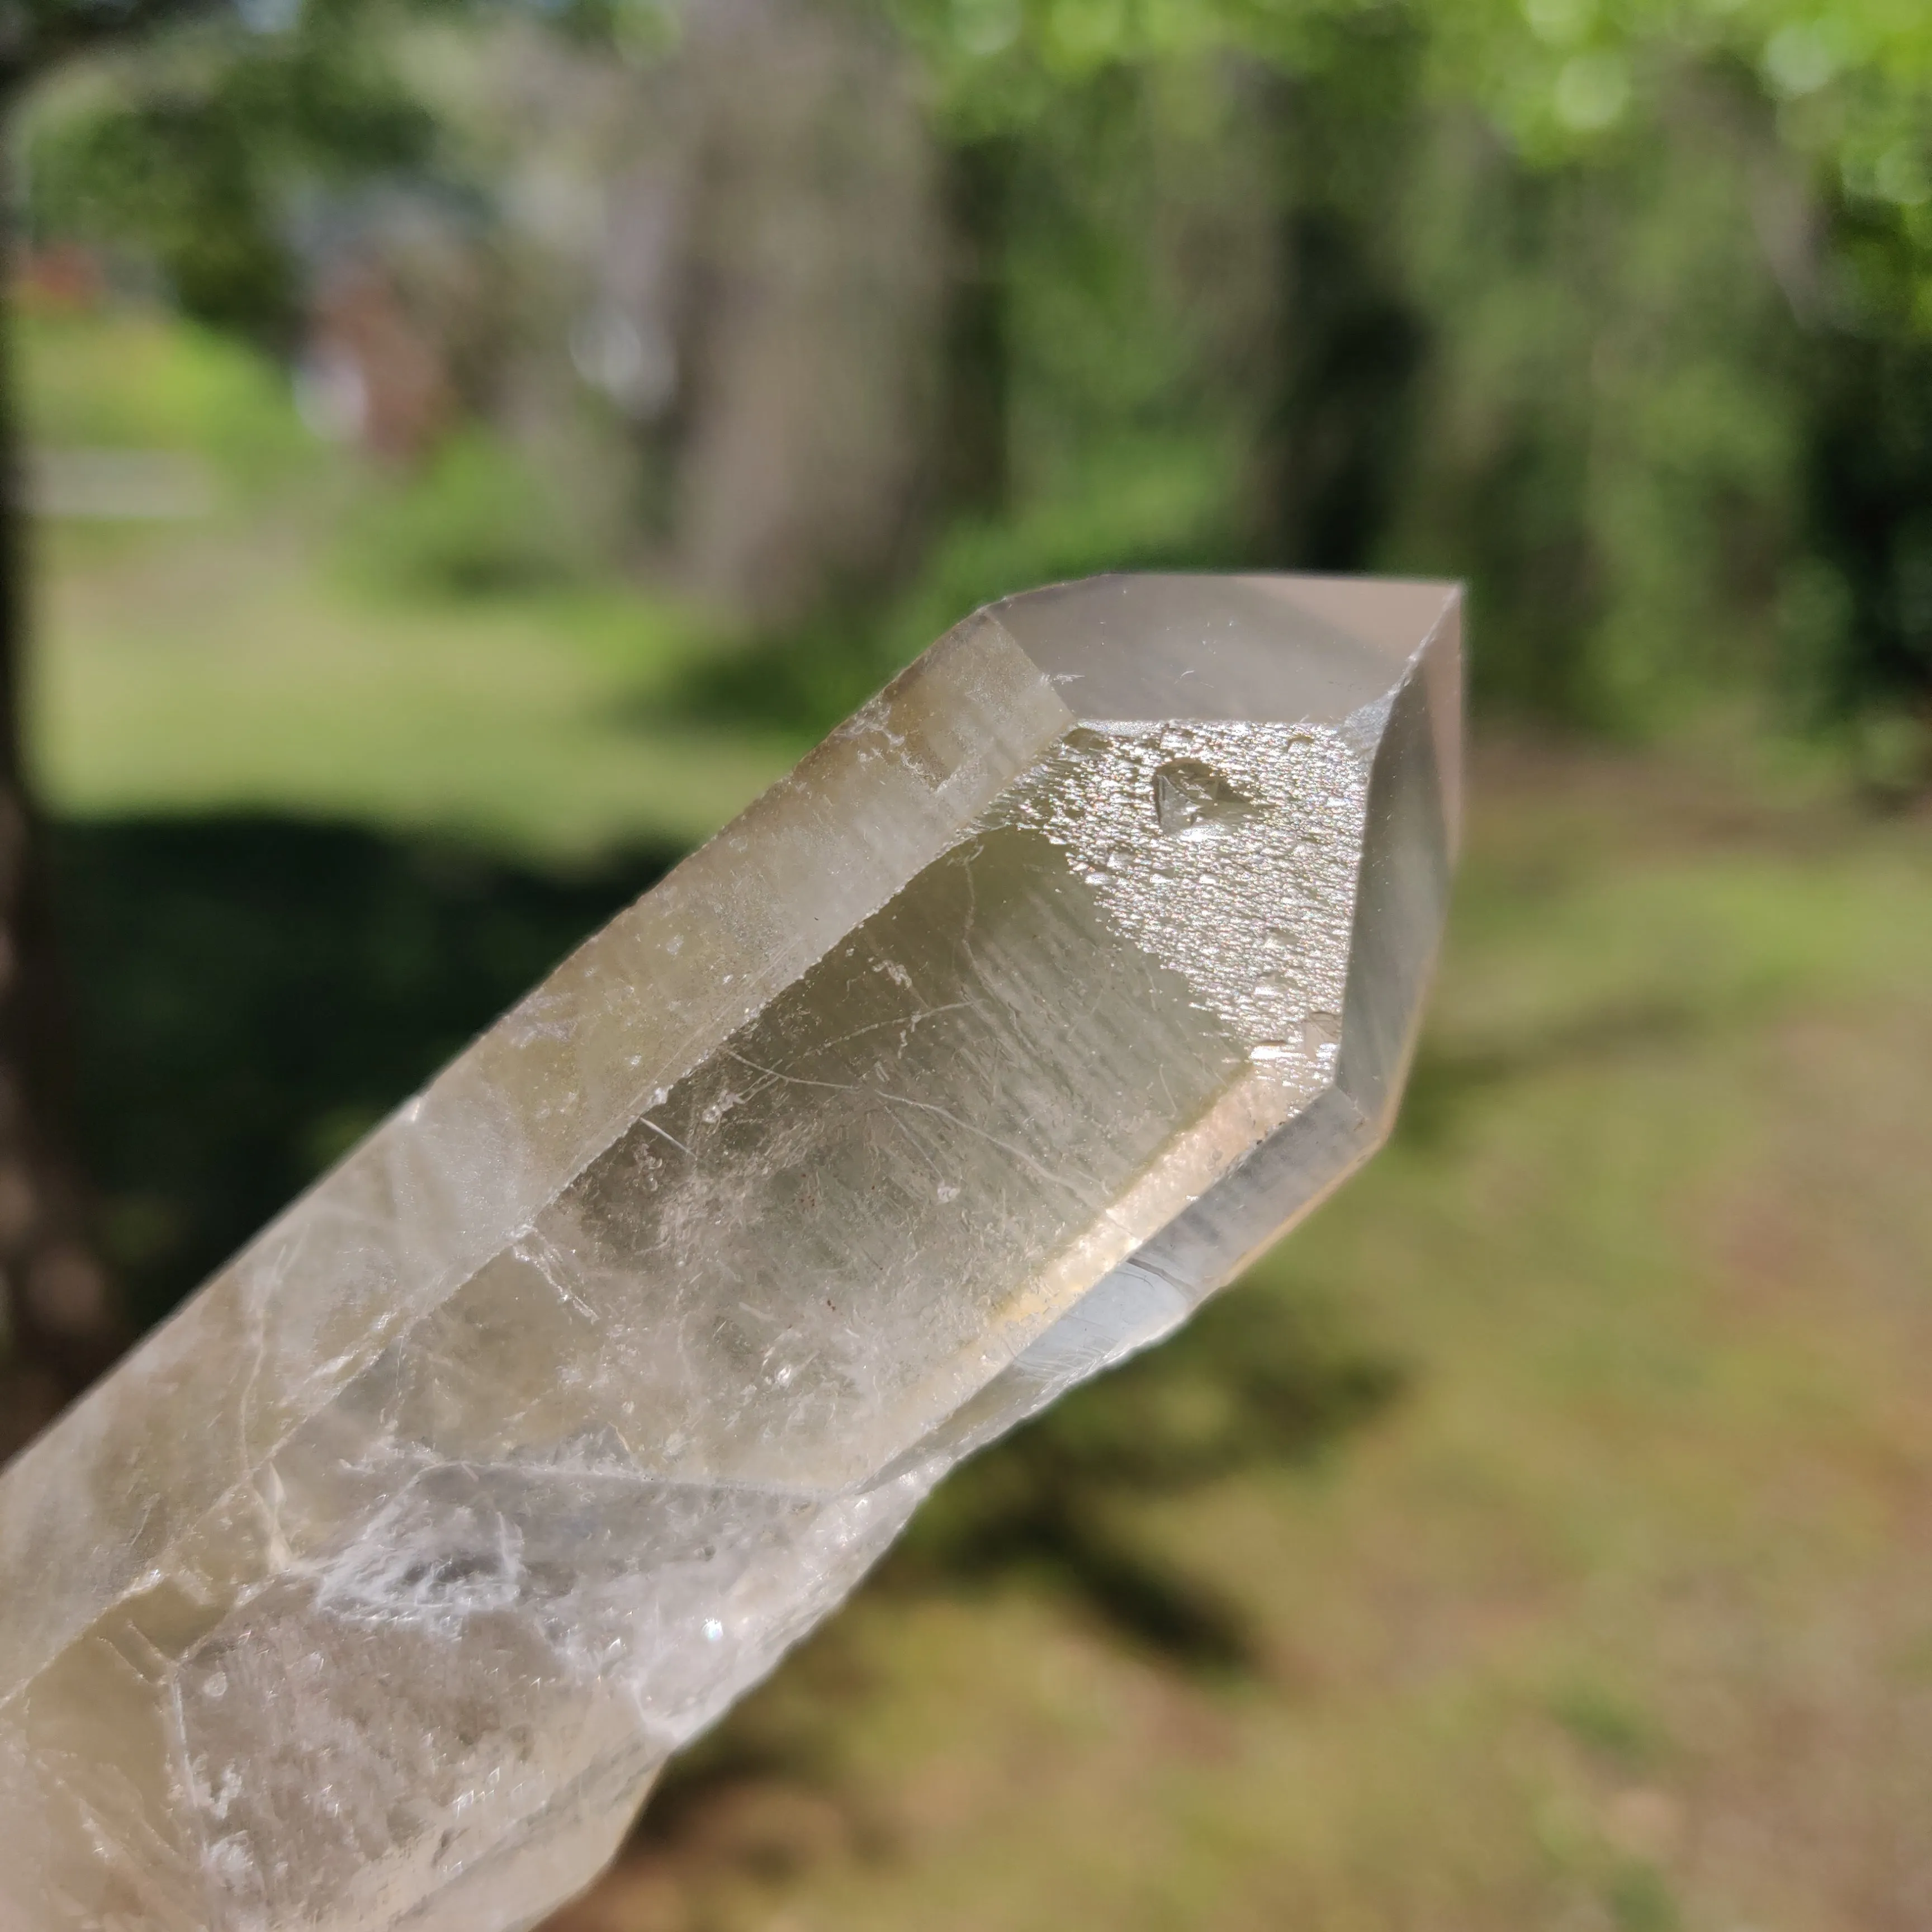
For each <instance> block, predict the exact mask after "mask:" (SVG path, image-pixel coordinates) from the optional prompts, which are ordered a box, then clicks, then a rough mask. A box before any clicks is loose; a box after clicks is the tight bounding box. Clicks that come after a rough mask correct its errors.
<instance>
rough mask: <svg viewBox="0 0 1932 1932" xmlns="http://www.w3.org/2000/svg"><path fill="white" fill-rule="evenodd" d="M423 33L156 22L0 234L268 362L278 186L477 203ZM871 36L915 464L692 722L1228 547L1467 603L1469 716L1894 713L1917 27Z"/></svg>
mask: <svg viewBox="0 0 1932 1932" xmlns="http://www.w3.org/2000/svg"><path fill="white" fill-rule="evenodd" d="M431 11H433V12H434V13H435V14H436V15H437V17H438V18H440V19H442V20H446V21H447V20H450V19H452V18H465V19H467V20H469V21H470V23H472V26H473V27H474V28H475V30H476V31H489V30H490V23H491V22H492V21H493V20H495V21H500V20H502V18H504V17H505V16H504V15H503V13H502V12H501V11H500V10H492V9H490V8H480V9H470V10H466V9H463V8H461V7H449V6H438V7H435V8H434V9H431ZM257 13H260V9H259V8H258V9H257ZM424 15H425V8H424V7H420V6H416V7H412V6H409V5H401V4H398V5H386V4H378V0H308V4H307V5H304V6H302V7H299V8H296V9H292V10H289V12H288V13H287V17H286V19H284V18H282V17H280V16H279V15H278V16H277V17H275V19H273V20H270V19H269V18H268V17H266V15H264V16H263V17H260V18H257V17H256V15H255V14H251V15H250V16H249V17H248V20H247V21H246V22H240V23H238V22H236V21H235V20H228V19H226V18H225V17H215V16H210V17H208V20H207V21H206V22H205V24H203V25H202V26H197V27H196V28H193V30H192V31H184V32H182V33H181V34H178V35H176V36H175V37H173V38H172V39H171V40H167V41H165V42H162V43H154V45H153V46H150V47H149V48H148V49H145V50H144V51H143V52H142V55H141V56H140V58H139V61H138V62H122V63H121V65H120V66H119V67H118V68H117V69H116V70H115V71H114V72H113V74H104V75H101V76H98V77H94V78H93V79H92V80H89V83H87V85H86V86H76V87H75V88H74V89H71V90H69V91H68V94H67V95H65V96H64V97H63V99H62V102H61V104H59V107H58V111H57V112H48V113H42V114H40V115H39V116H38V117H37V120H36V121H35V126H34V134H33V138H32V139H31V142H30V144H29V146H30V151H31V157H32V169H33V179H34V199H33V205H34V211H35V217H34V218H35V220H36V221H37V222H38V223H41V224H42V225H43V226H46V227H47V228H48V229H50V230H58V232H61V233H80V234H85V235H90V236H95V237H96V238H98V239H106V240H113V239H117V238H119V239H127V238H130V237H133V236H139V237H141V238H142V239H143V241H144V245H145V246H146V247H147V248H148V249H149V250H150V251H151V254H153V256H154V258H155V259H156V260H157V261H158V262H159V263H160V266H161V267H162V269H163V272H164V273H165V275H166V278H167V280H168V282H169V285H170V286H171V287H172V288H173V290H174V291H175V294H176V295H177V296H178V299H180V301H181V302H182V304H183V305H184V306H185V307H186V308H187V309H188V310H189V311H190V313H191V314H196V315H198V316H200V317H203V318H205V319H206V320H209V321H211V322H213V323H217V324H220V325H222V326H229V327H232V328H236V329H244V330H247V331H249V332H253V333H254V335H256V336H257V337H258V338H260V339H263V340H267V341H276V340H278V339H284V338H286V336H287V332H288V330H289V328H290V317H291V315H292V314H293V306H294V303H295V300H296V296H295V277H296V266H295V263H294V261H293V257H292V255H291V254H290V244H289V242H288V239H287V238H288V224H289V219H290V208H291V207H292V206H293V205H294V204H295V203H296V202H298V201H299V199H300V198H301V196H302V194H304V193H308V194H311V195H312V194H313V193H314V190H316V188H317V186H318V185H319V184H320V185H326V184H330V183H333V184H336V185H337V186H338V187H341V186H342V185H343V184H347V183H350V182H354V181H363V182H367V181H371V180H376V179H382V178H393V177H395V176H397V175H407V176H409V177H410V178H416V179H420V178H423V177H425V176H427V175H437V176H438V178H441V179H443V180H444V181H445V182H446V184H448V183H449V182H450V181H457V180H458V178H459V177H463V175H464V170H465V169H469V170H470V172H471V175H474V178H463V179H462V180H461V181H460V185H461V186H462V187H463V191H464V192H466V193H470V194H472V195H474V196H478V197H481V198H482V199H487V194H488V192H489V190H490V184H489V182H488V181H487V179H485V178H483V176H482V175H475V166H477V161H476V157H475V154H470V155H469V159H468V160H459V159H458V156H459V155H460V154H463V153H466V152H467V150H466V149H465V148H464V145H463V142H460V141H458V140H452V139H448V138H446V133H447V130H440V129H439V127H438V125H437V120H436V116H435V115H434V113H431V110H430V109H429V107H428V106H426V105H425V100H426V98H427V97H423V96H420V95H419V93H418V92H413V91H412V86H411V83H410V80H409V79H408V78H407V77H408V76H409V75H410V74H412V73H413V72H415V71H417V70H416V69H415V68H412V66H411V64H410V62H409V61H408V60H406V59H404V58H400V57H399V56H398V54H397V52H396V49H398V46H401V45H402V44H404V42H406V41H407V37H408V35H409V34H410V32H411V31H414V30H413V28H411V27H410V25H409V23H410V21H412V20H420V19H422V17H424ZM544 18H545V19H547V20H549V21H550V23H551V24H552V25H553V26H554V27H555V28H556V30H557V31H559V32H561V33H565V34H571V35H572V36H574V37H576V38H577V40H580V41H584V40H588V41H590V42H592V43H602V44H604V45H607V46H608V47H609V48H610V51H611V55H612V57H613V58H617V59H620V60H627V61H629V62H634V63H639V64H649V63H650V62H654V61H656V60H658V59H660V58H663V57H664V56H666V55H667V54H671V53H673V52H674V51H675V49H676V43H677V41H678V39H679V33H680V31H681V29H680V27H679V20H678V16H677V12H676V9H675V8H674V7H668V6H667V5H663V4H661V0H575V4H565V5H558V6H555V7H550V8H548V9H547V10H545V12H544ZM889 18H890V19H891V20H892V21H893V22H894V23H895V25H896V27H897V29H898V31H899V32H900V34H901V35H902V36H903V37H904V40H905V41H906V42H907V44H908V45H909V46H910V47H911V48H912V49H913V50H914V52H915V53H916V56H917V58H918V60H919V62H920V63H921V65H922V69H923V72H924V76H925V83H926V89H927V94H928V98H929V113H930V118H931V121H932V127H933V128H934V130H935V135H936V137H937V138H938V140H939V142H940V143H941V146H942V148H943V149H944V158H945V165H946V167H947V170H948V171H949V179H950V184H951V188H950V195H949V197H948V201H949V207H950V211H951V218H952V220H953V223H954V225H955V227H956V231H957V233H956V235H955V236H954V238H953V253H954V255H955V257H956V258H957V260H958V261H959V262H960V263H965V264H966V265H967V266H966V268H965V271H964V272H956V284H957V286H956V288H955V290H954V293H953V316H952V321H951V323H950V326H949V329H948V332H947V343H946V345H945V357H946V360H947V372H946V386H947V390H948V393H949V397H950V401H949V404H948V406H947V411H946V416H945V422H944V436H943V437H942V438H941V442H942V443H943V445H944V453H943V455H942V456H941V458H940V459H939V460H938V469H939V470H940V471H941V472H942V473H941V475H940V479H939V487H938V490H937V492H936V493H935V494H934V496H933V499H932V502H931V504H930V505H929V509H928V511H927V513H926V514H925V516H924V523H923V532H922V541H920V542H919V544H916V545H915V546H913V547H911V548H910V549H909V550H907V553H906V555H907V558H909V559H910V562H909V563H908V564H907V565H906V566H905V567H904V568H902V569H901V573H900V574H899V575H898V577H897V578H895V580H892V581H891V582H889V583H883V584H881V583H877V582H868V583H856V584H853V585H850V586H847V587H846V588H845V589H844V590H843V591H842V592H841V593H840V594H839V595H838V596H836V597H835V598H833V599H832V600H831V601H830V603H829V604H828V606H827V607H826V608H824V609H823V610H820V612H819V613H817V615H816V616H814V617H813V618H811V619H809V620H808V621H806V622H804V623H802V625H801V624H797V623H787V624H786V625H783V626H782V627H781V629H782V632H783V634H779V635H775V636H772V637H769V638H767V639H766V640H763V643H762V645H761V646H759V647H757V648H755V649H753V650H751V652H749V653H748V655H745V656H744V657H743V658H741V660H740V661H739V662H738V663H736V664H731V665H722V666H716V667H707V668H706V669H705V670H703V671H702V672H701V673H700V676H699V677H698V679H697V682H696V685H695V687H694V691H693V694H692V695H693V697H694V700H695V701H696V702H697V703H698V704H699V705H700V707H701V708H703V709H707V710H710V711H712V712H726V713H730V714H731V715H741V714H742V712H745V711H747V710H748V711H750V712H752V713H754V714H755V715H757V716H759V717H760V718H783V719H784V721H787V722H788V723H790V724H794V725H822V724H825V723H826V722H828V721H829V720H830V719H831V718H834V717H835V716H836V715H838V714H839V713H840V712H842V711H843V709H845V708H846V706H847V705H848V704H849V703H850V701H851V700H852V699H853V697H855V696H856V695H858V694H862V692H863V691H865V690H866V689H868V688H870V687H871V686H872V685H874V684H875V683H876V682H877V681H878V679H879V678H880V676H882V675H883V674H884V673H886V672H887V671H889V670H891V669H892V667H894V666H895V664H898V663H899V662H901V661H903V660H904V658H905V657H906V656H907V655H909V654H910V652H911V651H913V650H914V649H917V648H919V646H922V644H923V643H925V642H926V641H927V640H929V638H930V637H931V636H932V634H934V631H935V630H936V629H937V628H943V626H944V623H945V622H950V621H951V619H953V618H954V617H956V616H958V615H959V613H960V612H961V610H962V608H964V607H965V606H967V605H968V604H970V603H971V602H972V601H975V600H977V599H978V598H981V597H983V596H984V595H990V594H993V593H995V592H999V591H1002V590H1005V589H1012V588H1013V587H1015V586H1016V585H1017V584H1019V583H1024V582H1027V581H1033V580H1038V579H1039V578H1040V577H1049V576H1053V575H1060V574H1067V573H1069V572H1070V571H1076V570H1082V569H1087V568H1094V567H1097V566H1098V565H1103V564H1114V565H1148V564H1154V563H1167V564H1180V565H1203V566H1225V565H1232V564H1244V563H1245V564H1252V565H1262V566H1270V567H1279V566H1283V565H1288V566H1300V567H1305V568H1334V569H1360V568H1379V569H1389V570H1397V571H1431V572H1445V573H1448V574H1456V575H1460V576H1465V577H1468V578H1469V580H1471V582H1472V586H1473V589H1474V592H1475V598H1476V606H1477V610H1478V623H1477V625H1476V635H1477V637H1478V651H1477V655H1476V658H1475V678H1476V688H1477V691H1478V695H1479V697H1482V698H1483V699H1484V700H1486V701H1488V702H1491V703H1496V704H1499V705H1502V706H1505V707H1509V708H1514V709H1519V710H1527V711H1529V712H1535V713H1536V714H1538V715H1542V716H1545V717H1555V718H1560V719H1562V720H1564V721H1568V722H1569V723H1571V724H1583V725H1586V726H1589V727H1595V728H1598V729H1609V730H1649V729H1652V728H1655V727H1656V726H1657V725H1658V724H1659V723H1660V722H1662V721H1667V720H1668V719H1670V718H1672V717H1673V716H1675V715H1677V714H1678V713H1679V712H1681V711H1682V710H1683V709H1685V707H1686V706H1696V705H1697V703H1700V701H1701V700H1703V699H1704V698H1706V697H1709V695H1710V694H1712V693H1713V692H1718V693H1726V692H1736V691H1747V692H1749V693H1751V694H1753V695H1754V696H1756V697H1769V698H1771V699H1772V700H1773V701H1774V702H1775V703H1776V704H1777V705H1778V706H1780V707H1781V708H1782V709H1783V711H1784V713H1785V715H1787V718H1798V719H1801V720H1804V721H1808V722H1813V723H1815V722H1817V721H1820V720H1844V719H1854V720H1861V719H1864V718H1867V717H1869V716H1870V715H1874V714H1877V715H1884V716H1886V717H1889V718H1898V717H1901V716H1903V717H1904V718H1907V719H1908V720H1909V719H1912V718H1922V715H1923V713H1924V707H1925V703H1926V698H1927V691H1928V689H1932V592H1928V591H1927V588H1926V586H1927V583H1932V526H1928V524H1927V520H1926V517H1925V514H1924V511H1923V510H1922V508H1921V499H1923V497H1924V493H1925V484H1926V481H1927V478H1928V476H1932V135H1928V133H1927V129H1928V127H1932V113H1928V109H1932V15H1928V14H1927V13H1925V12H1924V10H1922V9H1918V8H1915V7H1903V6H1898V5H1889V4H1886V0H1832V3H1831V4H1829V5H1823V6H1820V5H1815V4H1810V3H1809V0H1807V3H1806V4H1800V0H1679V4H1673V5H1664V4H1662V0H1615V4H1612V0H1520V4H1519V0H1480V4H1474V5H1472V4H1469V3H1468V0H890V4H889ZM419 65H420V63H419ZM471 145H472V147H473V146H474V145H475V144H474V143H472V144H471ZM439 170H440V171H441V172H440V175H439ZM486 172H487V170H486ZM517 487H518V486H517V484H516V481H515V479H514V477H513V476H512V475H511V473H510V466H508V465H507V464H506V463H502V462H499V461H497V460H496V459H495V458H493V456H491V455H490V454H489V453H488V452H487V451H486V450H485V449H484V447H483V446H482V445H481V443H476V442H472V443H468V444H466V445H464V446H462V447H461V448H460V449H459V451H458V452H457V453H455V455H452V458H451V459H450V461H449V463H448V465H447V466H446V467H445V468H444V469H442V470H440V472H438V474H437V476H436V477H435V478H434V481H432V482H431V484H429V485H428V487H426V488H425V490H424V491H423V492H422V493H421V494H420V495H419V496H411V497H410V498H408V499H400V500H399V502H398V505H397V510H398V520H397V523H396V525H395V541H396V544H397V546H398V550H399V551H400V550H407V549H409V548H410V547H411V546H412V545H414V546H415V547H416V549H417V550H419V552H420V554H421V559H422V574H423V576H424V577H425V580H431V581H438V580H440V581H443V582H446V583H451V584H452V585H455V586H458V587H460V586H463V585H465V584H467V585H471V586H476V585H482V584H487V583H490V582H492V581H494V580H496V577H497V576H498V575H499V565H498V563H497V562H495V561H493V558H492V556H491V555H490V554H487V553H491V552H492V551H493V549H499V550H500V554H501V556H502V559H503V561H502V564H501V565H500V570H501V571H507V572H508V574H509V575H510V576H511V577H519V578H520V577H526V576H527V575H528V574H529V572H530V571H532V570H533V569H534V570H537V571H538V572H539V574H541V572H543V571H547V570H549V569H550V568H553V567H554V565H555V563H556V556H555V555H554V545H553V543H552V541H551V540H550V537H549V536H548V535H545V534H544V532H542V531H541V518H537V517H532V516H530V515H528V514H523V513H522V512H521V511H520V510H519V508H518V507H517ZM524 508H526V509H527V508H528V505H525V506H524ZM539 552H541V553H543V554H542V555H541V556H539V555H538V553H539ZM459 553H460V554H459ZM401 567H402V568H404V572H405V574H407V570H408V568H410V567H411V566H409V565H407V564H405V565H402V566H401ZM1890 728H1891V727H1888V729H1890ZM1900 728H1903V729H1906V730H1907V731H1908V734H1909V733H1911V732H1916V733H1918V739H1915V741H1914V742H1918V740H1919V739H1922V738H1923V735H1924V733H1923V728H1922V725H1920V724H1909V725H1908V726H1907V727H1900ZM1867 735H1868V734H1867V733H1865V731H1864V726H1863V724H1860V725H1859V726H1858V729H1857V730H1855V731H1854V732H1853V733H1852V739H1851V741H1850V742H1852V743H1854V745H1858V744H1862V743H1863V742H1865V738H1866V736H1867ZM1881 735H1882V734H1881ZM1894 735H1896V733H1894ZM1888 758H1889V763H1888V766H1887V769H1891V767H1892V766H1896V765H1897V763H1898V760H1897V757H1895V756H1893V755H1891V754H1888ZM1919 759H1920V753H1919V752H1918V751H1913V752H1912V753H1911V754H1910V755H1909V756H1908V757H1906V760H1905V763H1906V766H1908V767H1912V768H1914V769H1915V768H1916V764H1917V763H1918V761H1919Z"/></svg>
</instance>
